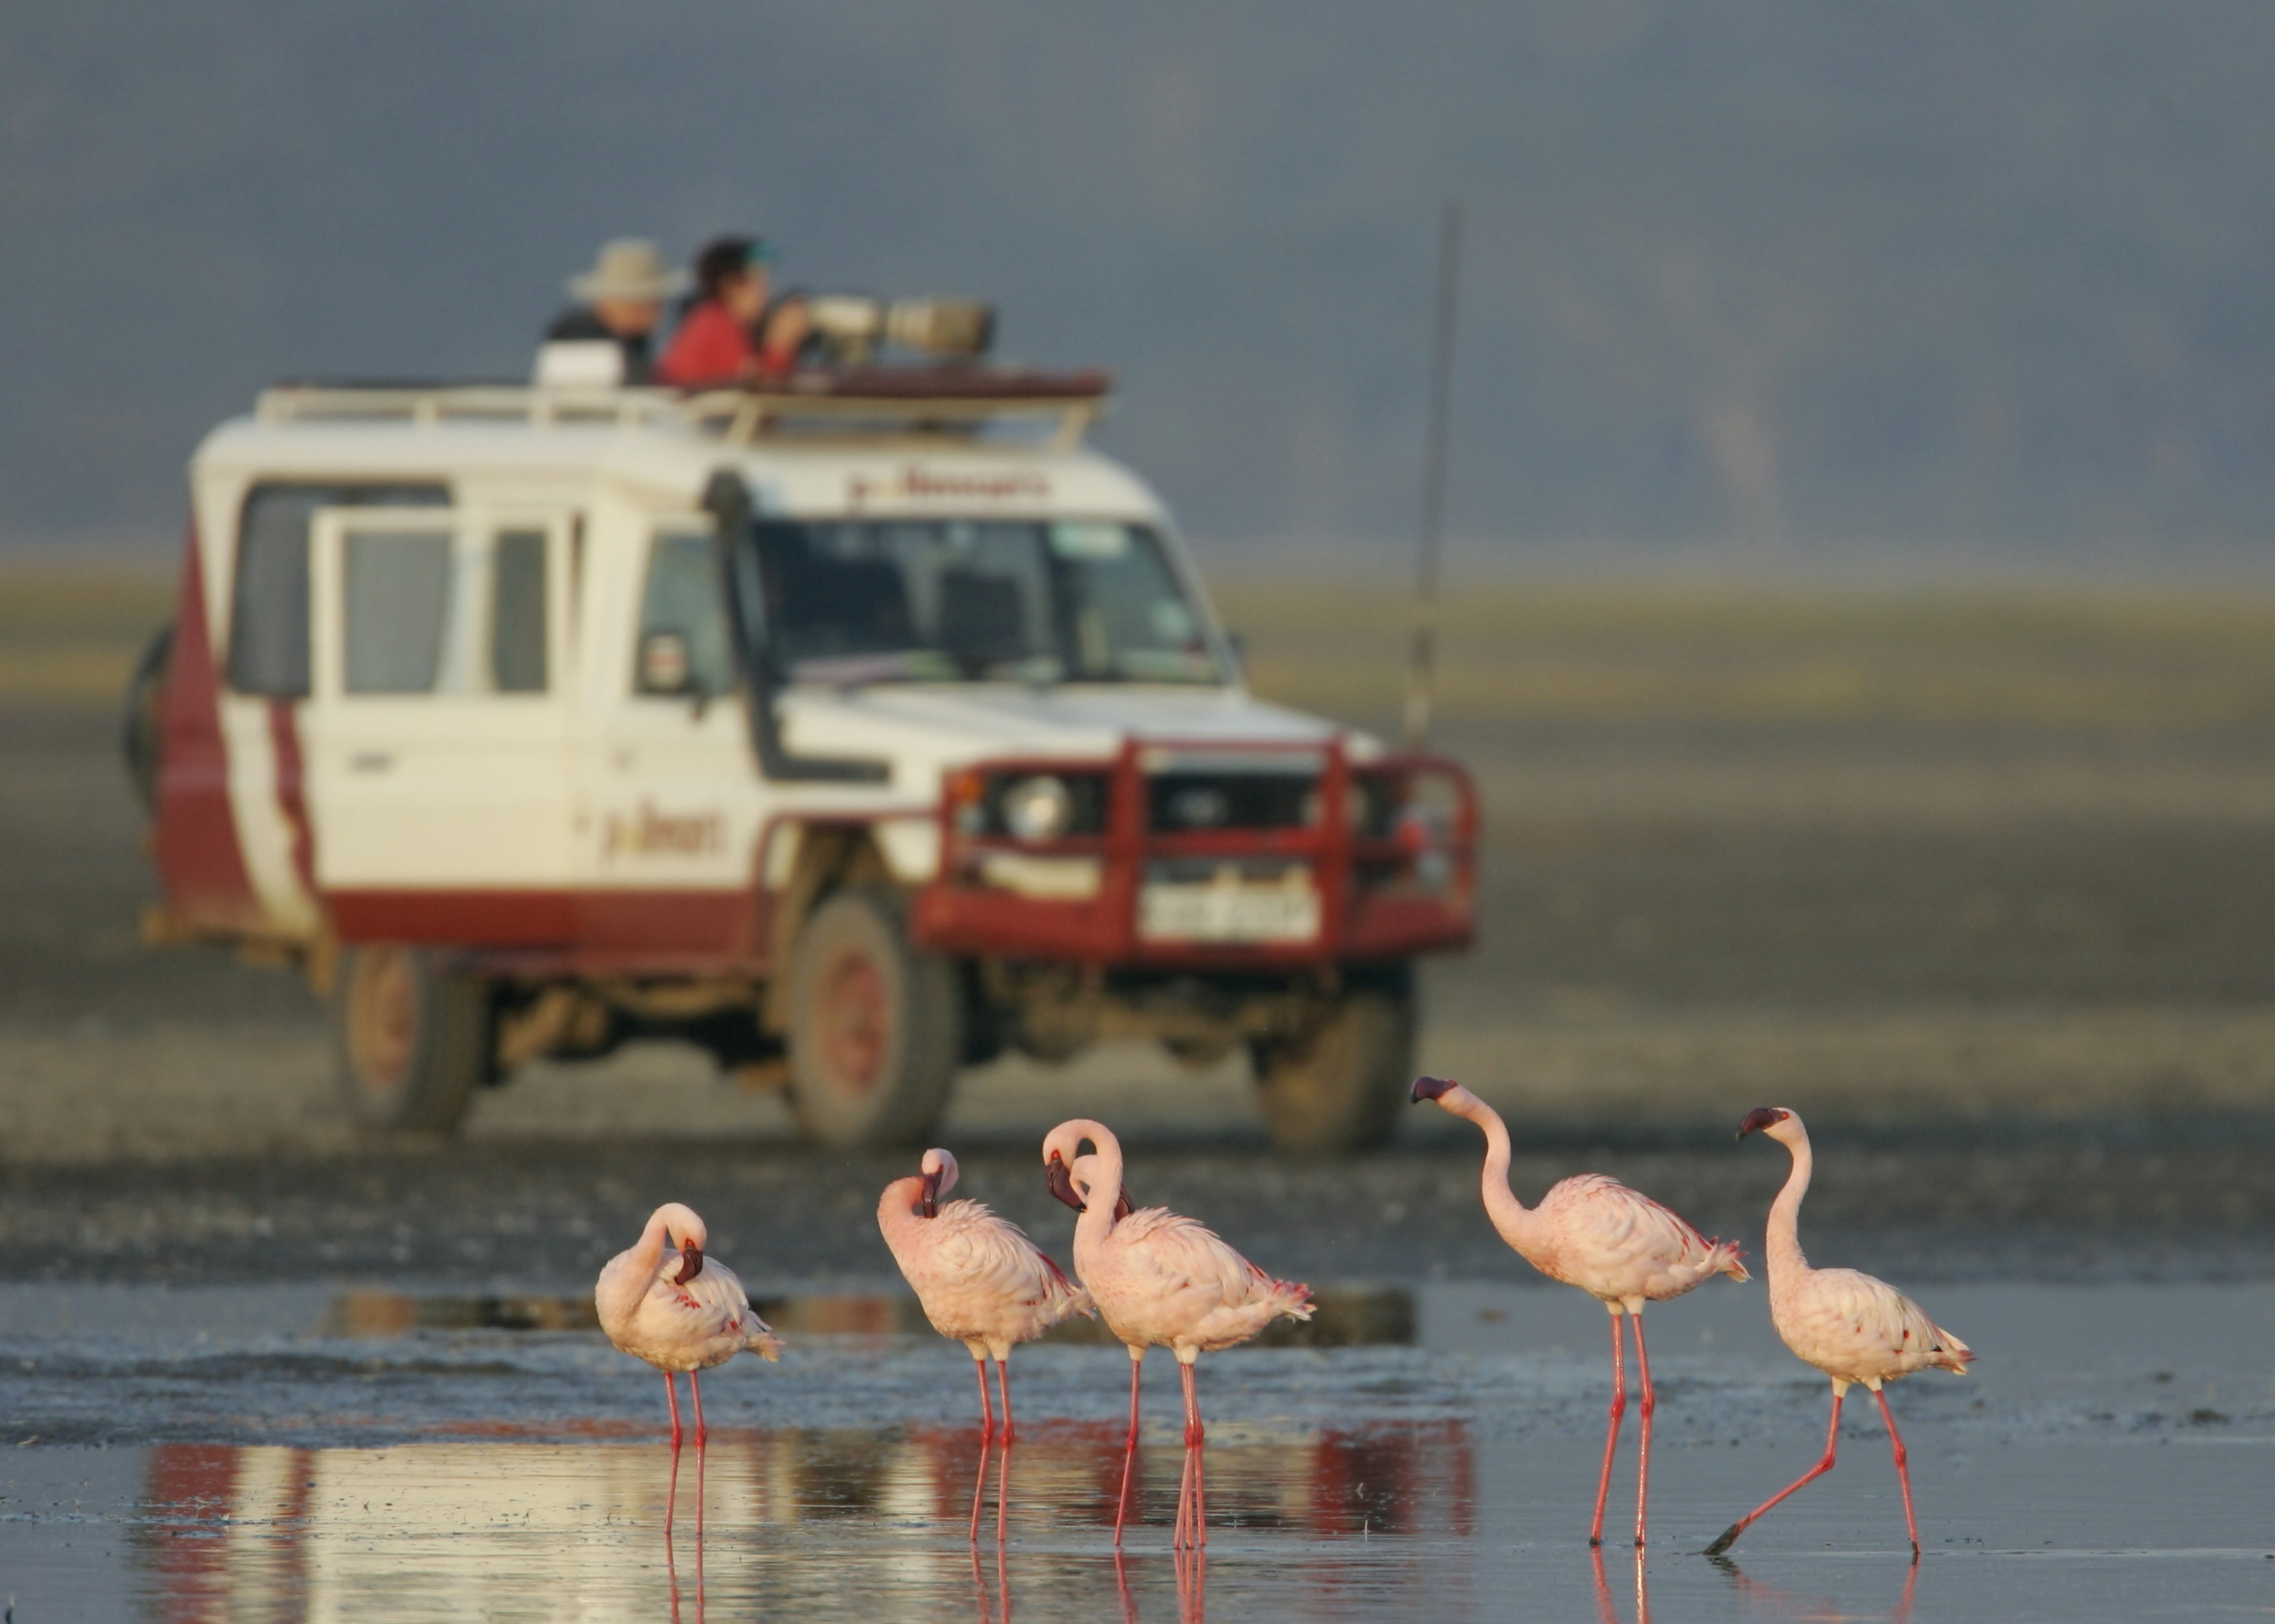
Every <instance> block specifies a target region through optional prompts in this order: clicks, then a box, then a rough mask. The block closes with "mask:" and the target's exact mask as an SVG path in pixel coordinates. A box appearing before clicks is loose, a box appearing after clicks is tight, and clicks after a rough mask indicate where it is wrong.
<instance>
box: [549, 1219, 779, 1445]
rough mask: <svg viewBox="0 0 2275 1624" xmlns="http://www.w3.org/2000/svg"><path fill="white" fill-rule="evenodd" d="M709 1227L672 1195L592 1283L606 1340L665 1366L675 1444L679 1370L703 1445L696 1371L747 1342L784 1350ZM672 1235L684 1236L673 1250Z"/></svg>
mask: <svg viewBox="0 0 2275 1624" xmlns="http://www.w3.org/2000/svg"><path fill="white" fill-rule="evenodd" d="M710 1234H711V1232H710V1231H709V1230H708V1229H707V1228H706V1227H704V1224H703V1220H701V1219H699V1218H698V1217H697V1216H696V1215H695V1213H694V1211H693V1210H692V1208H689V1207H685V1206H682V1205H680V1204H679V1203H678V1202H676V1201H667V1202H665V1203H664V1204H663V1205H661V1206H660V1207H658V1208H656V1210H655V1211H654V1212H652V1213H650V1214H649V1215H648V1220H647V1227H646V1228H645V1229H643V1230H641V1231H640V1238H639V1240H638V1241H637V1242H635V1243H633V1244H632V1245H631V1248H630V1250H625V1251H621V1252H618V1253H617V1254H616V1256H615V1257H613V1258H609V1259H608V1266H607V1267H606V1268H604V1269H602V1270H601V1278H600V1280H599V1281H598V1282H597V1283H596V1284H595V1285H594V1286H593V1307H594V1308H596V1309H598V1310H599V1311H600V1315H601V1330H603V1331H606V1332H607V1333H608V1340H609V1341H612V1342H614V1343H615V1344H616V1346H617V1347H618V1348H622V1349H623V1350H624V1352H626V1353H628V1354H630V1355H631V1356H632V1357H634V1358H635V1359H645V1360H646V1361H647V1363H650V1364H652V1365H654V1367H655V1368H656V1369H657V1370H659V1371H662V1372H663V1394H664V1397H665V1399H666V1400H667V1401H669V1403H670V1405H671V1444H672V1447H673V1448H675V1449H676V1448H677V1447H678V1446H679V1439H680V1428H679V1389H678V1387H677V1386H676V1385H675V1384H674V1383H673V1381H672V1379H671V1375H672V1372H673V1371H686V1372H687V1391H688V1394H690V1396H692V1398H693V1399H694V1401H695V1441H696V1443H697V1444H698V1445H700V1444H701V1443H702V1442H703V1441H704V1439H706V1438H707V1436H708V1435H709V1431H708V1429H707V1428H706V1427H705V1426H704V1424H703V1389H702V1388H701V1387H700V1386H698V1385H697V1381H696V1372H697V1371H707V1370H709V1369H710V1368H711V1367H712V1366H713V1365H714V1364H724V1363H727V1361H728V1360H729V1359H731V1358H733V1357H734V1356H736V1355H737V1354H738V1353H741V1352H743V1351H744V1349H745V1348H747V1349H749V1350H750V1351H751V1352H752V1353H755V1354H757V1355H759V1356H760V1357H761V1358H764V1359H767V1360H768V1361H773V1360H776V1359H779V1358H781V1357H782V1338H780V1337H778V1336H776V1335H775V1333H774V1330H773V1328H772V1327H771V1326H768V1325H767V1322H766V1321H765V1320H763V1319H761V1318H759V1317H758V1316H757V1315H756V1314H754V1313H752V1311H751V1300H750V1298H748V1297H746V1296H744V1295H743V1282H742V1281H741V1280H737V1279H736V1278H735V1272H734V1271H733V1270H732V1269H729V1267H728V1266H727V1265H725V1264H723V1263H716V1262H713V1261H711V1260H709V1259H707V1258H705V1257H704V1256H703V1243H705V1242H706V1241H707V1240H708V1239H710ZM673 1235H678V1236H679V1248H678V1250H677V1251H676V1253H675V1252H674V1251H673V1250H672V1245H671V1237H672V1236H673Z"/></svg>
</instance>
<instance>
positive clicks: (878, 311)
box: [806, 293, 995, 366]
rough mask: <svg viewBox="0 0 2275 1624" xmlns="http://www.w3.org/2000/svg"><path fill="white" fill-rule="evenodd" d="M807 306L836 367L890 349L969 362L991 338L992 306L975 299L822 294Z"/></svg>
mask: <svg viewBox="0 0 2275 1624" xmlns="http://www.w3.org/2000/svg"><path fill="white" fill-rule="evenodd" d="M806 308H807V311H808V313H809V314H810V316H811V318H812V320H813V333H814V337H815V340H816V341H817V344H818V346H819V347H820V350H821V351H822V353H823V356H824V358H825V359H827V360H828V362H829V363H830V364H832V365H835V366H869V365H870V364H872V363H873V361H874V360H875V359H876V358H877V353H878V351H881V350H883V349H886V348H888V347H889V348H895V349H901V350H909V351H915V352H916V353H917V354H919V355H925V356H929V357H932V358H933V359H936V360H971V359H975V358H977V357H979V356H982V355H985V354H986V353H987V348H988V346H989V345H990V344H993V343H994V339H995V307H994V306H993V305H990V304H987V303H986V302H984V301H982V300H979V299H976V298H890V299H887V298H872V297H870V296H869V295H867V294H865V293H820V294H816V295H814V296H813V298H810V299H808V300H807V302H806Z"/></svg>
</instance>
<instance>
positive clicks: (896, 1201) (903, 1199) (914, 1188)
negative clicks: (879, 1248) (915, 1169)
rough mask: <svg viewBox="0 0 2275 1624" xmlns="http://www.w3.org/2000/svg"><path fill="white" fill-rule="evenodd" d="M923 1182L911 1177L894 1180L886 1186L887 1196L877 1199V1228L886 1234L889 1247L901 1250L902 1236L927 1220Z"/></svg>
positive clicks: (908, 1233)
mask: <svg viewBox="0 0 2275 1624" xmlns="http://www.w3.org/2000/svg"><path fill="white" fill-rule="evenodd" d="M923 1206H924V1180H922V1179H921V1178H918V1177H915V1176H913V1175H911V1177H908V1178H904V1179H895V1180H894V1181H893V1182H891V1183H889V1184H888V1185H886V1186H885V1193H884V1194H883V1195H881V1196H880V1197H878V1198H877V1227H878V1228H880V1229H881V1230H883V1231H884V1233H885V1242H886V1244H887V1245H888V1246H891V1247H892V1248H893V1250H896V1251H897V1250H899V1245H898V1242H899V1240H900V1238H901V1237H902V1236H904V1235H910V1234H911V1233H912V1232H913V1231H914V1230H915V1229H916V1228H917V1227H918V1225H920V1224H922V1223H923V1222H924V1221H925V1220H924V1214H923Z"/></svg>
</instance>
